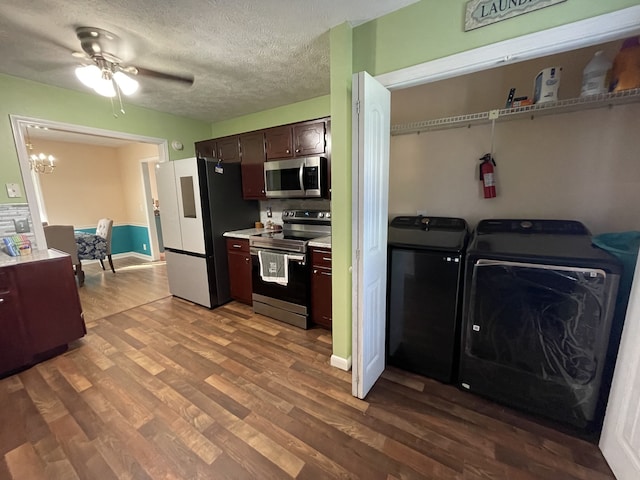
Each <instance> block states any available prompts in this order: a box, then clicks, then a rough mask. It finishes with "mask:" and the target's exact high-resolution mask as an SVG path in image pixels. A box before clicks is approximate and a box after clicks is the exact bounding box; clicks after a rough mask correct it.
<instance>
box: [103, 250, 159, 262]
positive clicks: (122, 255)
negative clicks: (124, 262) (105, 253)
mask: <svg viewBox="0 0 640 480" xmlns="http://www.w3.org/2000/svg"><path fill="white" fill-rule="evenodd" d="M125 257H136V258H139V259H141V260H147V261H149V262H151V261H152V260H153V259H152V258H151V255H144V254H143V253H138V252H124V253H116V254H115V255H111V258H125Z"/></svg>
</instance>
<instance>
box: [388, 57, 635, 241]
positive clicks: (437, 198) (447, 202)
mask: <svg viewBox="0 0 640 480" xmlns="http://www.w3.org/2000/svg"><path fill="white" fill-rule="evenodd" d="M617 48H618V45H617V44H610V45H607V46H605V51H607V52H609V57H610V58H613V56H614V55H615V52H616V51H617ZM596 49H597V48H591V49H584V50H581V51H577V52H572V53H571V54H570V55H564V56H557V57H552V58H546V59H539V60H536V61H532V62H527V63H522V64H516V65H513V66H510V67H504V68H498V69H493V70H490V71H485V72H480V73H478V74H474V75H469V76H467V77H459V78H455V79H450V80H445V81H442V82H437V83H433V84H430V85H423V86H421V87H416V88H414V89H407V90H400V91H397V92H394V93H393V96H392V110H393V114H392V116H393V120H392V123H394V124H396V123H405V122H409V121H418V120H428V119H433V118H439V117H442V116H449V115H458V114H463V113H473V112H478V111H485V110H489V109H493V108H503V107H504V102H505V100H506V96H507V93H508V90H509V88H510V87H511V86H513V87H516V88H517V89H518V90H517V91H516V96H518V95H521V94H524V95H529V96H531V95H532V92H531V90H532V88H533V87H532V85H533V78H534V77H535V75H536V74H537V73H538V71H540V70H541V69H542V68H545V67H547V66H552V65H560V66H562V67H563V77H562V80H561V86H560V99H567V98H574V97H578V96H579V93H580V85H581V77H582V69H583V68H584V65H586V63H587V62H588V61H589V60H590V58H591V56H592V55H593V52H594V51H595V50H596ZM467 106H468V108H467ZM638 118H640V104H637V103H636V104H631V105H619V106H615V107H613V108H608V107H604V108H599V109H593V110H585V111H580V112H573V113H563V114H559V115H551V116H537V117H534V118H533V119H530V118H525V119H521V120H514V121H509V122H498V123H496V126H495V137H494V156H495V159H496V162H497V164H498V166H497V169H496V171H497V182H498V185H497V189H498V197H497V198H494V199H488V200H485V199H483V198H482V195H481V191H480V182H479V181H478V173H477V170H478V164H479V162H478V159H479V158H480V157H481V156H482V155H484V154H485V153H487V152H489V151H490V148H491V126H490V125H481V126H474V127H471V128H467V127H462V128H456V129H450V130H442V131H436V132H428V133H421V134H410V135H401V136H395V137H392V139H391V159H390V173H389V176H390V179H389V215H390V216H394V215H397V214H411V215H415V214H416V213H417V212H418V211H425V212H426V213H427V214H428V215H443V216H460V217H463V218H465V219H467V221H469V222H470V223H471V224H472V226H473V225H475V223H476V222H477V221H478V220H480V219H482V218H499V217H511V218H514V217H515V218H519V217H529V218H533V217H538V218H567V219H577V220H581V221H583V222H584V223H585V224H586V225H587V226H588V227H589V228H590V229H591V230H592V232H593V233H596V234H597V233H602V232H607V231H621V230H639V229H640V213H639V210H638V205H640V164H639V162H640V157H639V154H638V152H640V135H638Z"/></svg>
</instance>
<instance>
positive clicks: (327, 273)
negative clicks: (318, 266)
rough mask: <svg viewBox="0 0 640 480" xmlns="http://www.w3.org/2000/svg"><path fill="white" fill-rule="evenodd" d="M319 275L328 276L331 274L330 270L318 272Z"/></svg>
mask: <svg viewBox="0 0 640 480" xmlns="http://www.w3.org/2000/svg"><path fill="white" fill-rule="evenodd" d="M320 274H321V275H327V276H328V277H330V276H331V272H320Z"/></svg>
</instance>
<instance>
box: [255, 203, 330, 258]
mask: <svg viewBox="0 0 640 480" xmlns="http://www.w3.org/2000/svg"><path fill="white" fill-rule="evenodd" d="M282 216H283V221H284V225H283V227H282V230H281V231H278V232H265V233H261V234H258V235H252V236H251V237H249V245H250V246H251V247H253V249H254V250H255V249H267V250H281V251H287V252H296V253H305V252H306V251H307V243H309V240H313V239H314V238H319V237H324V236H326V235H330V234H331V213H330V212H325V211H319V210H286V211H284V212H283V214H282Z"/></svg>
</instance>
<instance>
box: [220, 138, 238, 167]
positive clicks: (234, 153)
mask: <svg viewBox="0 0 640 480" xmlns="http://www.w3.org/2000/svg"><path fill="white" fill-rule="evenodd" d="M217 143H218V156H217V157H216V158H217V159H218V160H220V161H222V162H226V163H240V137H239V136H238V135H233V136H231V137H224V138H219V139H218V140H217Z"/></svg>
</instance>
